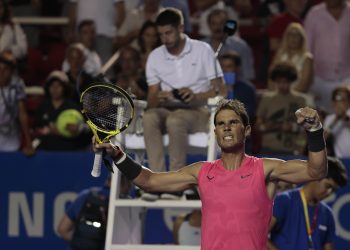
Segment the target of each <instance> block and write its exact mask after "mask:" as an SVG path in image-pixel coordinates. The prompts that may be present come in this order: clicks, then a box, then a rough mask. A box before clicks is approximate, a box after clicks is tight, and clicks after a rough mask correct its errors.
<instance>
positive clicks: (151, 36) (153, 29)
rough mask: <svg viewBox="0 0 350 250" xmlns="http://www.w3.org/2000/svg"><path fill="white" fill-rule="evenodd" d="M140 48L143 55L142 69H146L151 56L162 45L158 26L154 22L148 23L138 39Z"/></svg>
mask: <svg viewBox="0 0 350 250" xmlns="http://www.w3.org/2000/svg"><path fill="white" fill-rule="evenodd" d="M137 43H138V47H139V50H140V53H141V61H142V65H141V66H142V69H145V67H146V62H147V58H148V56H149V54H150V53H151V52H152V51H153V50H154V49H155V48H157V47H159V46H160V45H161V41H160V37H159V36H158V32H157V25H156V24H155V23H154V22H152V21H146V22H145V23H144V24H143V25H142V27H141V30H140V33H139V35H138V37H137Z"/></svg>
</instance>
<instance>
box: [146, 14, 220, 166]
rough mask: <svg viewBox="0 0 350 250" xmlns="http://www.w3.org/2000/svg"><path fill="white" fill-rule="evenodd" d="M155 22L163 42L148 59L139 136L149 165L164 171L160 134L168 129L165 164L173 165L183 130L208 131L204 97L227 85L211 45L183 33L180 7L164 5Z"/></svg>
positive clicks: (182, 156)
mask: <svg viewBox="0 0 350 250" xmlns="http://www.w3.org/2000/svg"><path fill="white" fill-rule="evenodd" d="M156 23H157V27H158V33H159V34H160V37H161V40H162V43H163V45H162V46H161V47H158V48H157V49H155V50H154V51H152V52H151V54H150V55H149V57H148V60H147V65H146V76H147V82H148V96H147V102H148V104H147V105H148V108H147V111H146V112H145V114H144V117H143V125H144V126H143V127H144V138H145V144H146V149H147V155H148V161H149V164H150V166H151V167H152V170H155V171H165V170H166V166H165V159H164V146H163V136H162V135H163V133H168V135H169V141H170V142H169V146H168V152H169V158H170V169H171V170H178V169H179V168H180V167H182V166H184V165H185V163H186V150H187V140H188V138H187V137H188V133H194V132H204V131H206V132H207V131H208V122H209V112H208V109H207V108H206V107H205V106H204V105H205V104H206V103H207V99H208V98H209V97H214V96H215V95H216V94H220V95H223V96H225V95H226V87H225V85H224V82H223V79H222V72H221V67H220V65H219V63H218V62H217V61H216V59H215V56H214V52H213V50H212V49H211V48H210V46H209V45H208V44H206V43H204V42H201V41H196V40H192V39H190V38H189V37H188V36H187V35H185V34H184V33H183V18H182V15H181V12H180V11H179V10H177V9H173V8H168V9H166V10H164V11H163V12H161V13H160V14H159V16H158V17H157V20H156ZM214 62H215V64H216V66H214ZM215 67H217V69H218V70H217V72H216V70H215ZM174 89H177V91H178V92H177V94H178V95H176V92H174V91H173V90H174ZM173 93H175V95H174V94H173ZM176 97H177V98H176Z"/></svg>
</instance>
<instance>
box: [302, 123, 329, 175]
mask: <svg viewBox="0 0 350 250" xmlns="http://www.w3.org/2000/svg"><path fill="white" fill-rule="evenodd" d="M307 138H308V151H309V153H308V156H309V157H308V173H309V175H310V177H312V178H314V179H321V178H324V177H325V176H326V175H327V170H328V167H327V150H326V142H325V139H324V136H323V129H322V128H321V129H319V130H316V131H313V132H307Z"/></svg>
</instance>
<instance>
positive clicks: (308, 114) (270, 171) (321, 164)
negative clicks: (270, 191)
mask: <svg viewBox="0 0 350 250" xmlns="http://www.w3.org/2000/svg"><path fill="white" fill-rule="evenodd" d="M295 115H296V117H297V123H298V124H299V125H300V126H302V127H303V128H304V129H305V130H306V133H307V140H308V151H309V152H308V159H307V160H306V161H304V160H289V161H283V160H280V159H264V170H265V176H266V177H267V180H268V181H277V180H283V181H286V182H291V183H302V182H305V181H311V180H317V179H321V178H324V177H325V176H326V175H327V152H326V147H325V145H326V144H325V140H324V137H323V128H322V124H321V122H320V118H319V116H318V114H317V111H316V110H314V109H312V108H308V107H305V108H302V109H299V110H298V111H297V112H296V113H295Z"/></svg>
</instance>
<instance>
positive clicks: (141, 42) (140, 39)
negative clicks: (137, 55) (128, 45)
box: [137, 20, 161, 51]
mask: <svg viewBox="0 0 350 250" xmlns="http://www.w3.org/2000/svg"><path fill="white" fill-rule="evenodd" d="M150 27H152V28H155V29H156V30H157V25H156V23H155V22H152V21H150V20H148V21H146V22H144V23H143V25H142V27H141V29H140V32H139V36H138V37H137V43H138V45H139V46H140V49H141V51H145V50H146V48H145V41H144V40H143V37H142V36H143V33H145V31H146V30H147V29H148V28H150ZM160 45H161V41H160V37H159V35H158V33H157V43H156V46H155V47H154V48H153V49H155V48H157V47H158V46H160Z"/></svg>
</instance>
